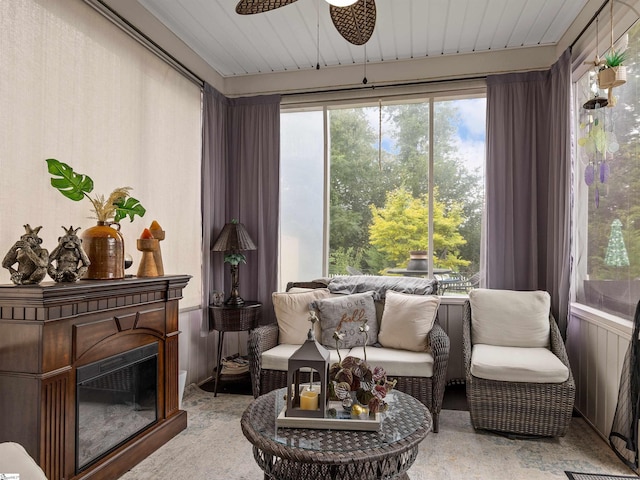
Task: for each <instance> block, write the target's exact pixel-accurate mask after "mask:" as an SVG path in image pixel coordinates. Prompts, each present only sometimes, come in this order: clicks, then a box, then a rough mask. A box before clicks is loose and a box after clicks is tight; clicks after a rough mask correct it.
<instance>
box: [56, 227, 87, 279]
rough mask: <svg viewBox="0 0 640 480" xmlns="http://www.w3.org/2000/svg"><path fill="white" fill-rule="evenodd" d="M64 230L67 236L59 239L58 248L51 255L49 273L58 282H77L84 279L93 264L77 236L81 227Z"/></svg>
mask: <svg viewBox="0 0 640 480" xmlns="http://www.w3.org/2000/svg"><path fill="white" fill-rule="evenodd" d="M62 229H63V230H64V231H65V234H64V235H63V236H62V237H59V238H58V246H57V247H56V248H55V249H54V250H53V252H51V255H49V267H48V268H47V271H48V272H49V276H50V277H51V278H52V279H54V280H55V281H56V282H75V281H77V280H80V279H81V278H82V277H84V275H85V274H86V273H87V270H88V269H89V265H91V262H90V261H89V257H88V256H87V254H86V252H85V251H84V249H83V248H82V240H81V239H80V238H79V237H78V235H77V233H78V230H80V227H78V228H76V229H74V228H73V225H72V226H70V227H69V228H68V229H67V228H65V227H62ZM54 262H55V264H54Z"/></svg>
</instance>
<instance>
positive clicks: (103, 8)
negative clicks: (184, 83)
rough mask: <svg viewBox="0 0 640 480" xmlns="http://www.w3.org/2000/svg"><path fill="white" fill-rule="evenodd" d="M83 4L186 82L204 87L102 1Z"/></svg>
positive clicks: (185, 67)
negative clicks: (164, 63) (182, 77)
mask: <svg viewBox="0 0 640 480" xmlns="http://www.w3.org/2000/svg"><path fill="white" fill-rule="evenodd" d="M84 2H85V3H86V4H87V5H89V6H90V7H92V8H93V9H94V10H96V11H97V12H98V13H100V14H101V15H102V16H104V17H105V18H106V19H107V20H109V21H111V22H112V23H113V24H114V25H116V26H117V27H119V28H120V29H121V30H122V31H124V32H125V33H126V34H127V35H129V36H130V37H131V38H133V39H134V40H136V41H137V42H138V43H140V44H141V45H142V46H144V47H145V48H147V49H148V50H150V51H151V52H152V53H154V54H155V55H157V56H158V57H159V58H160V59H162V60H163V61H165V62H166V63H168V64H169V65H171V66H172V67H173V68H174V69H176V70H177V71H178V72H179V73H181V74H182V75H183V76H184V77H186V78H187V79H188V80H190V81H192V82H193V83H195V84H196V85H198V86H199V87H202V86H204V80H203V79H201V78H200V77H199V76H198V75H196V74H195V73H193V71H191V70H190V69H189V68H188V67H187V66H185V65H184V64H183V63H182V62H180V61H179V60H178V59H177V58H175V57H174V56H173V55H171V54H170V53H169V52H167V51H166V50H165V49H164V48H162V47H161V46H160V45H158V44H157V43H156V42H154V41H153V40H151V38H149V37H148V36H147V35H145V34H144V33H143V32H142V31H141V30H139V29H138V28H137V27H136V26H135V25H133V24H132V23H130V22H129V21H128V20H127V19H126V18H124V17H123V16H121V15H120V14H119V13H118V12H116V11H115V10H113V9H112V8H111V7H110V6H109V5H107V4H106V3H104V1H103V0H84Z"/></svg>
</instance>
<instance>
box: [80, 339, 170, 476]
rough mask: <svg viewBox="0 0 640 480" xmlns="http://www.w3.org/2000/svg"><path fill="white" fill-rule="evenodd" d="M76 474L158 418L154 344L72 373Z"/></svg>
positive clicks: (156, 368) (156, 353)
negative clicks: (74, 395) (73, 381)
mask: <svg viewBox="0 0 640 480" xmlns="http://www.w3.org/2000/svg"><path fill="white" fill-rule="evenodd" d="M76 402H77V403H76V452H77V453H76V472H80V471H82V470H84V469H85V468H86V467H88V466H89V465H91V464H92V463H94V462H96V461H97V460H99V459H100V458H102V457H104V456H105V455H107V454H108V453H109V452H111V451H113V450H114V449H115V448H117V447H118V446H119V445H121V444H122V443H124V442H125V441H127V440H128V439H129V438H131V437H133V436H134V435H136V434H137V433H138V432H141V431H142V430H144V429H146V428H148V427H149V426H150V425H152V424H153V423H155V422H156V421H157V419H158V407H157V402H158V344H157V343H152V344H150V345H145V346H142V347H138V348H135V349H133V350H129V351H127V352H124V353H121V354H118V355H114V356H111V357H108V358H105V359H102V360H99V361H97V362H94V363H91V364H89V365H85V366H82V367H78V369H77V371H76Z"/></svg>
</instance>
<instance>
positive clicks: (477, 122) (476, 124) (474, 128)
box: [366, 98, 487, 172]
mask: <svg viewBox="0 0 640 480" xmlns="http://www.w3.org/2000/svg"><path fill="white" fill-rule="evenodd" d="M450 103H451V104H452V105H454V106H455V107H456V108H457V109H458V112H459V113H460V115H459V121H458V122H457V125H456V127H457V132H458V136H457V144H458V153H459V154H460V156H461V157H462V158H463V159H465V161H466V163H467V165H468V166H469V168H470V169H472V170H473V169H476V168H480V171H481V172H482V171H483V167H484V160H485V141H486V129H485V126H486V117H485V114H486V105H487V101H486V98H469V99H461V100H452V101H450ZM366 116H367V118H368V120H369V123H370V125H371V126H372V128H374V131H376V132H377V130H378V122H379V111H378V108H377V107H372V108H367V109H366ZM391 130H392V127H391V125H387V126H385V122H384V116H383V124H382V149H383V150H386V151H388V152H391V153H396V152H395V151H394V150H395V141H394V139H393V138H392V137H391V135H390V132H391ZM385 131H386V132H387V133H386V134H385ZM376 147H377V145H376Z"/></svg>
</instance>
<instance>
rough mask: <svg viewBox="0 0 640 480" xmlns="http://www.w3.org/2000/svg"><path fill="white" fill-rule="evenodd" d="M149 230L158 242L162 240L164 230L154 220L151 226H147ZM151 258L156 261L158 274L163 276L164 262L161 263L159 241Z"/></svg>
mask: <svg viewBox="0 0 640 480" xmlns="http://www.w3.org/2000/svg"><path fill="white" fill-rule="evenodd" d="M149 230H150V231H151V235H153V238H155V239H156V240H158V242H161V241H162V240H164V230H162V227H160V224H159V223H158V222H156V221H155V220H154V221H153V222H151V226H150V227H149ZM153 258H154V260H155V261H156V268H157V269H158V275H159V276H163V275H164V264H163V263H162V251H161V249H160V243H158V249H157V250H155V251H154V252H153Z"/></svg>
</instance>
